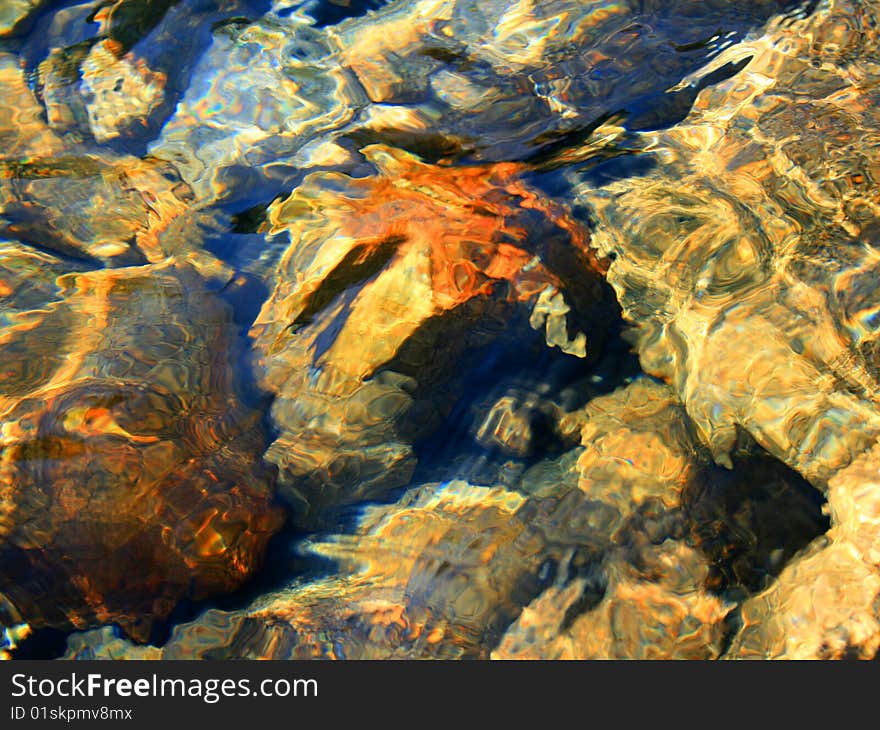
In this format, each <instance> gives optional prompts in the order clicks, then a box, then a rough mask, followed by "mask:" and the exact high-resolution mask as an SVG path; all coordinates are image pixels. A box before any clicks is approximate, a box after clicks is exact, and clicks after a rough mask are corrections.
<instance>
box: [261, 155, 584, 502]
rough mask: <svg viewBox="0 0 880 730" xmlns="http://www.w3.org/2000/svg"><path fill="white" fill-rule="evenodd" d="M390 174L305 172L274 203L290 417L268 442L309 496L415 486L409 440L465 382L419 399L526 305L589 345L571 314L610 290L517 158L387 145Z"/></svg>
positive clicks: (277, 344)
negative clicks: (280, 242) (415, 152)
mask: <svg viewBox="0 0 880 730" xmlns="http://www.w3.org/2000/svg"><path fill="white" fill-rule="evenodd" d="M364 153H365V154H366V155H367V156H368V158H369V159H370V160H371V162H373V164H374V165H375V166H376V168H378V170H379V174H378V175H376V176H372V177H366V178H351V177H348V176H345V175H342V174H335V173H321V174H313V175H310V176H308V177H307V178H306V180H305V181H304V182H303V184H302V185H301V186H300V187H299V188H297V189H296V190H295V191H294V192H293V194H292V195H291V196H290V197H289V198H288V199H287V200H284V201H281V202H279V203H276V204H273V206H271V207H270V210H269V222H268V224H267V230H268V232H270V233H273V234H278V233H282V232H283V233H286V234H287V235H288V236H289V237H290V242H291V243H290V246H289V248H288V249H287V251H286V252H285V254H284V256H283V258H282V260H281V262H280V264H279V270H278V275H277V279H276V281H277V284H276V286H275V289H274V291H273V292H272V295H271V297H270V298H269V300H268V301H267V302H266V304H265V305H264V306H263V309H262V311H261V312H260V315H259V317H258V318H257V320H256V322H255V324H254V326H253V328H252V336H253V337H254V341H255V346H256V349H257V351H258V355H259V360H260V366H261V368H262V372H263V383H264V385H265V387H266V388H267V389H268V390H270V391H272V392H274V393H276V394H277V395H278V397H277V399H276V401H275V404H274V406H273V417H274V419H275V422H276V424H277V425H278V427H279V430H280V431H281V433H280V436H279V438H278V440H277V441H276V442H275V443H274V444H273V446H272V447H271V448H270V450H269V452H268V458H269V460H270V461H272V462H274V463H276V464H278V465H279V467H280V468H281V475H282V483H284V484H285V485H286V486H287V487H288V488H289V489H290V490H291V491H292V492H294V493H298V496H300V497H302V498H303V499H305V501H306V502H308V503H309V504H311V505H312V506H320V505H321V504H322V503H323V504H326V503H328V502H345V501H352V500H354V499H358V498H364V497H369V496H372V495H375V494H378V493H380V492H381V491H382V490H384V489H387V488H388V487H390V486H396V485H399V484H403V483H405V482H406V480H407V479H408V477H409V474H410V473H411V471H412V467H413V457H412V453H411V447H410V443H411V441H412V439H413V438H414V437H415V436H416V435H418V434H424V433H426V432H429V431H430V429H431V428H433V427H435V426H436V425H437V423H438V422H439V420H440V419H441V418H442V417H443V413H444V411H445V410H447V409H448V408H449V407H450V405H451V403H452V402H454V401H453V400H452V399H454V394H452V393H441V394H440V396H439V397H436V398H434V399H432V400H431V401H427V400H425V401H423V402H422V403H421V405H420V397H421V395H420V394H421V393H423V392H424V390H425V388H427V387H436V386H438V384H442V383H444V382H448V381H450V380H451V378H452V376H453V375H459V376H462V375H464V373H456V368H461V367H462V366H461V364H460V363H461V362H462V358H463V356H464V355H466V354H467V353H468V352H469V351H471V350H473V349H474V348H476V347H478V346H480V345H482V344H486V343H488V342H490V341H492V340H493V339H495V338H497V337H498V336H499V334H500V333H501V332H502V331H503V329H504V328H505V326H506V323H507V322H508V321H509V320H510V319H511V317H512V316H513V315H514V313H516V312H517V311H521V310H523V309H524V311H526V312H528V308H529V307H531V309H532V317H531V319H532V322H531V324H532V326H533V327H534V328H536V329H540V328H544V329H546V333H547V337H546V339H547V341H548V343H549V344H551V345H556V346H558V347H560V348H561V349H563V350H565V351H566V352H570V353H573V354H576V355H578V356H584V355H585V353H586V337H585V335H584V334H583V333H577V332H570V331H569V329H568V325H567V321H569V320H568V319H567V318H568V317H569V316H570V314H574V315H575V316H573V317H572V318H571V320H570V321H574V322H577V321H578V318H577V316H576V315H578V314H582V313H584V312H586V311H588V310H589V309H590V307H592V306H595V305H596V304H597V303H598V302H599V301H600V299H601V294H600V289H599V283H598V276H599V275H598V271H599V270H600V269H601V267H600V266H599V264H598V263H597V262H596V260H595V259H594V258H593V257H592V254H591V253H590V252H589V247H588V240H589V238H588V234H587V233H586V231H585V230H584V229H583V228H582V227H581V226H580V225H579V224H578V223H577V222H576V221H574V220H573V219H572V218H571V217H570V216H568V215H567V214H566V212H565V211H564V210H563V209H562V208H560V207H558V206H556V205H554V204H553V203H551V202H549V201H547V200H545V199H541V198H540V197H539V196H538V195H537V194H536V193H535V192H534V191H532V190H531V189H530V188H528V187H527V186H526V185H524V184H523V183H522V182H521V181H520V180H519V179H518V177H517V175H518V173H519V172H520V171H521V168H520V167H518V166H515V165H496V166H492V167H463V168H446V167H440V166H432V165H426V164H423V163H422V162H420V161H419V160H418V159H417V158H415V157H413V156H411V155H409V154H406V153H402V152H399V151H395V150H392V149H389V148H386V147H380V146H373V147H368V148H366V149H365V150H364Z"/></svg>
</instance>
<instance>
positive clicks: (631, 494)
mask: <svg viewBox="0 0 880 730" xmlns="http://www.w3.org/2000/svg"><path fill="white" fill-rule="evenodd" d="M4 7H5V10H4V13H5V14H2V15H0V86H2V87H3V93H4V98H6V99H8V100H9V103H7V104H6V105H5V106H4V107H3V108H2V109H0V147H2V150H3V152H2V159H0V169H2V172H3V174H2V176H0V209H2V210H0V228H2V231H0V235H2V236H3V237H4V240H3V241H2V242H0V301H2V303H3V304H2V308H0V325H2V330H0V348H2V351H3V358H4V363H8V364H7V365H6V366H5V368H4V369H3V370H2V375H0V410H2V421H0V474H2V481H0V487H2V492H0V495H2V498H0V505H2V506H0V565H2V567H3V569H2V570H0V576H2V577H0V619H2V621H3V623H4V624H5V625H6V626H7V629H6V638H5V646H6V647H7V653H9V654H10V655H11V656H13V657H16V656H57V655H60V654H62V653H64V651H65V643H66V645H67V646H68V647H69V655H70V656H83V657H87V656H100V657H117V656H147V657H157V656H165V657H205V658H208V657H215V658H221V657H222V658H234V657H262V656H271V657H277V658H282V657H310V656H322V657H338V658H394V657H443V658H447V657H449V658H451V657H488V656H490V655H492V656H495V657H497V658H515V657H531V658H536V657H546V658H575V657H588V658H599V657H609V658H661V657H670V658H715V657H718V656H721V655H723V654H724V653H725V652H727V653H729V654H731V655H756V656H767V657H769V656H780V655H781V656H812V655H817V654H822V655H827V656H838V655H844V654H847V655H849V654H852V653H853V652H855V653H856V654H857V655H862V656H869V655H872V654H873V652H874V650H875V649H876V647H875V645H874V640H873V639H872V638H871V637H872V636H874V634H872V633H871V631H870V630H866V629H864V627H865V626H870V625H876V623H877V620H876V618H875V617H874V613H873V610H874V609H873V607H872V606H873V597H874V593H872V591H873V590H874V589H873V587H872V586H874V583H876V582H877V581H878V580H880V579H878V578H877V575H876V571H875V563H876V562H877V561H876V560H874V558H873V557H872V556H873V553H872V552H871V551H870V550H865V549H864V545H866V544H870V539H869V538H870V535H871V534H873V533H871V532H870V531H871V530H872V529H873V527H870V525H873V524H874V523H873V522H872V521H871V520H870V519H866V518H865V515H866V514H871V509H872V505H873V501H872V500H873V491H876V490H872V489H871V488H870V487H871V486H872V485H873V482H872V481H871V479H872V477H870V476H866V474H870V473H871V466H872V464H873V463H874V461H873V460H874V459H875V457H874V455H873V452H872V451H871V447H872V444H873V443H874V441H875V440H876V437H877V435H878V433H880V412H878V410H877V407H878V404H877V391H878V389H877V385H876V370H877V360H876V345H875V340H876V336H875V335H876V331H877V327H876V326H875V325H876V321H875V320H876V317H875V314H876V308H877V307H876V302H875V297H874V296H873V295H872V291H873V288H872V286H871V282H872V281H873V274H874V270H875V267H876V261H877V260H878V259H877V253H876V250H875V248H874V244H873V238H874V233H875V232H876V231H877V230H878V228H877V225H876V218H877V216H876V214H877V212H878V207H877V206H878V202H880V201H878V197H877V193H876V183H875V178H874V176H875V174H876V170H877V169H878V168H877V160H878V155H877V153H876V152H875V150H876V149H877V139H878V137H877V130H878V128H880V126H878V123H877V122H878V120H877V117H876V112H875V109H876V103H875V102H876V98H875V95H876V92H875V89H876V78H877V69H878V68H880V66H878V63H880V57H878V53H877V47H876V30H875V28H876V24H875V21H876V20H877V13H878V9H877V6H876V4H875V3H874V2H873V1H871V2H863V3H848V2H846V0H833V1H826V2H818V3H816V2H810V3H799V2H784V1H782V0H778V1H776V0H755V1H753V2H748V3H742V2H731V1H729V0H711V1H710V2H702V3H695V2H691V1H690V0H680V1H679V0H675V1H672V2H592V3H584V2H575V1H574V0H552V1H551V2H541V3H538V2H533V0H520V1H519V2H501V1H497V2H495V1H493V2H487V3H480V4H479V5H475V4H473V3H466V2H456V1H455V0H420V1H419V2H414V3H413V2H403V1H402V0H391V1H389V2H380V1H370V2H366V3H350V4H347V5H340V4H337V3H324V2H320V0H309V1H308V2H304V3H292V2H284V3H281V2H277V3H275V4H274V5H272V4H271V3H269V2H263V1H260V2H257V1H256V0H223V2H219V3H218V2H201V1H198V2H174V1H173V0H166V1H164V2H157V3H142V2H137V0H116V1H115V2H112V3H99V2H85V3H74V2H47V3H44V4H40V3H31V2H26V1H24V0H23V1H22V2H15V3H9V4H7V6H4ZM851 461H856V463H855V464H854V465H853V467H851V468H849V469H848V468H847V467H848V465H849V463H850V462H851ZM866 480H867V481H866ZM866 485H867V486H866ZM817 489H818V491H817ZM828 490H830V491H828ZM826 491H828V494H829V505H828V510H829V511H830V514H831V515H832V517H833V530H832V532H831V533H829V535H830V537H829V538H828V542H829V545H830V547H829V548H828V550H827V551H826V550H824V549H823V547H822V546H823V545H824V543H820V542H816V543H814V544H813V546H812V547H811V548H810V552H809V553H808V554H807V555H806V556H805V557H804V556H801V557H798V558H793V556H794V555H795V554H796V553H797V551H798V550H800V549H801V548H803V547H805V546H806V545H807V544H808V543H810V541H811V540H813V538H816V537H817V536H819V535H821V534H822V533H824V532H825V531H826V530H828V527H829V523H828V520H827V518H826V517H825V516H823V514H822V512H821V509H822V497H821V496H820V492H823V493H824V492H826ZM851 494H856V495H858V497H850V496H846V497H844V496H841V495H851ZM835 495H836V499H837V500H838V501H837V502H835V501H833V499H832V498H835ZM780 514H784V515H785V519H780ZM282 517H283V518H284V526H283V527H282ZM273 534H274V535H275V536H274V538H272V539H271V540H270V536H271V535H273ZM839 554H846V555H847V556H849V557H848V558H847V560H849V561H850V563H851V564H850V563H847V570H848V571H849V572H847V573H846V574H845V576H846V577H845V580H847V581H852V585H850V583H846V584H845V585H843V586H840V590H839V592H838V598H837V599H834V600H831V599H828V598H827V597H826V596H824V594H823V595H813V594H812V593H810V591H808V590H804V589H803V588H802V587H803V585H805V583H804V581H805V580H807V578H809V580H810V581H813V580H814V577H815V576H816V575H819V576H823V575H828V574H830V573H829V571H831V567H829V566H833V565H835V564H839V562H840V560H841V558H840V556H839ZM853 555H855V557H853ZM835 561H837V562H835ZM145 566H146V567H145ZM26 574H27V575H28V576H31V577H28V578H25V575H26ZM777 576H778V579H777ZM802 576H806V577H802ZM866 576H867V577H866ZM863 578H864V579H863ZM856 582H858V590H856V588H855V585H856ZM878 590H880V588H878ZM823 601H824V602H826V603H823ZM828 601H831V603H830V604H827V602H828ZM835 601H837V602H836V603H835ZM804 616H810V617H812V618H811V619H810V621H807V622H806V624H805V620H804V618H803V617H804ZM872 621H873V622H874V623H873V624H872V623H871V622H872ZM25 625H27V628H25ZM804 626H806V628H804ZM100 627H103V628H100ZM90 630H92V631H90ZM878 635H880V634H878ZM829 636H831V637H836V638H835V639H834V641H830V640H829V639H828V637H829ZM840 637H843V638H842V639H841V638H840Z"/></svg>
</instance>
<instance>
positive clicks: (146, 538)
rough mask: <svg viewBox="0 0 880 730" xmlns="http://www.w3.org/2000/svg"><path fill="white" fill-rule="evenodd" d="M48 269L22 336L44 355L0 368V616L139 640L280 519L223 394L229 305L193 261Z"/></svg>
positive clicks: (248, 422) (245, 558)
mask: <svg viewBox="0 0 880 730" xmlns="http://www.w3.org/2000/svg"><path fill="white" fill-rule="evenodd" d="M58 284H59V287H60V291H59V292H57V299H56V301H54V302H53V303H51V305H50V306H49V307H48V308H47V310H46V311H45V312H43V313H42V319H38V320H35V321H36V324H35V327H36V330H35V331H36V332H37V333H42V334H43V335H45V337H44V338H42V339H40V338H38V337H35V338H32V340H31V345H33V348H32V349H31V351H29V352H28V356H29V357H30V358H32V359H34V360H36V361H39V362H44V363H45V367H43V368H42V369H41V370H40V371H39V377H33V376H31V377H28V378H25V377H23V376H22V375H21V374H19V373H17V372H15V371H13V372H12V373H4V376H5V377H4V378H3V386H4V387H3V392H2V398H0V424H2V425H0V504H2V509H0V512H2V514H0V564H2V570H0V594H2V596H3V599H4V600H3V603H4V608H5V612H6V614H7V615H6V616H5V617H4V618H5V620H6V621H7V622H8V621H9V620H10V619H11V620H12V621H26V622H28V623H30V624H31V625H32V626H34V627H40V626H60V627H65V626H71V625H72V626H76V627H86V626H89V625H95V624H98V623H109V622H116V623H119V624H121V625H122V626H124V627H125V628H126V629H127V630H128V631H129V632H130V633H131V634H132V635H133V636H135V637H137V638H141V639H143V638H145V637H146V636H147V635H148V634H149V630H150V626H151V623H152V621H153V619H155V618H161V617H164V616H166V615H167V614H168V613H169V612H170V611H171V610H172V608H173V607H174V605H175V604H176V603H177V601H178V600H179V599H181V598H183V597H192V598H198V597H204V596H207V595H210V594H212V593H218V592H224V591H229V590H232V589H233V588H235V587H236V586H238V585H239V584H241V582H242V581H243V580H244V579H245V578H246V577H247V576H248V574H249V573H250V572H251V571H252V570H253V569H254V568H255V567H256V565H257V564H258V563H259V561H260V560H261V556H262V552H263V549H264V547H265V544H266V542H267V540H268V538H269V537H270V536H271V534H272V533H273V532H274V530H276V529H277V528H278V527H279V525H280V515H279V513H278V511H277V509H276V508H275V507H273V506H272V504H271V497H272V480H271V479H270V476H269V475H268V474H267V473H266V472H265V470H264V469H263V467H262V466H261V462H260V458H259V453H260V450H261V449H262V448H263V443H264V442H263V438H262V434H261V431H260V428H259V416H258V414H257V413H256V412H255V411H251V410H250V409H248V408H247V407H245V406H244V405H243V404H242V403H241V402H240V401H239V400H238V398H237V396H236V395H235V382H234V379H233V377H232V373H231V369H230V363H231V359H230V358H231V354H230V349H231V348H232V347H233V344H232V340H231V337H232V333H231V330H230V321H229V315H228V313H227V312H226V310H225V308H224V306H223V305H221V304H220V303H219V302H217V301H216V300H214V299H213V298H212V297H211V295H209V294H208V293H207V292H206V291H205V290H204V288H203V285H202V283H201V280H200V278H199V277H198V276H197V275H196V274H195V272H194V271H193V270H192V269H191V268H190V267H187V266H174V265H163V266H158V267H137V268H129V269H116V270H103V271H96V272H89V273H82V274H69V275H65V276H62V277H61V278H60V279H59V280H58ZM25 321H26V320H25ZM59 323H63V326H58V325H59ZM28 327H29V325H25V326H22V327H20V330H22V331H23V332H24V333H25V334H27V333H28V332H29V329H28ZM22 331H19V330H18V329H16V327H8V328H7V329H6V330H5V331H4V332H3V336H4V338H6V339H7V340H8V342H9V343H13V344H14V343H15V341H16V338H18V337H19V336H20V335H21V334H22ZM10 346H11V345H10V344H7V345H6V347H7V348H8V347H10Z"/></svg>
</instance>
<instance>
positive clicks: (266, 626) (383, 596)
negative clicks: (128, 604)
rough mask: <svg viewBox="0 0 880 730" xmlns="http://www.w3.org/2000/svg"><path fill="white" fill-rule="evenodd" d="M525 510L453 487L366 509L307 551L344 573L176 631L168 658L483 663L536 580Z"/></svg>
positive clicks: (497, 493) (78, 649) (535, 540)
mask: <svg viewBox="0 0 880 730" xmlns="http://www.w3.org/2000/svg"><path fill="white" fill-rule="evenodd" d="M523 504H524V498H523V497H522V495H519V494H516V493H515V492H508V491H506V490H503V489H497V488H496V489H490V488H485V487H474V486H471V485H468V484H466V483H464V482H451V483H448V484H445V485H429V486H426V487H421V488H417V489H413V490H410V491H409V492H407V494H406V495H405V496H404V497H403V499H401V501H400V502H398V503H396V504H393V505H388V506H373V507H369V508H367V509H365V511H364V512H363V515H362V517H361V519H360V521H359V523H358V526H357V529H356V531H355V533H354V534H350V535H339V536H334V537H331V538H329V539H326V540H323V541H320V542H313V543H312V544H311V545H310V546H309V547H308V549H309V551H310V552H311V553H313V554H318V555H322V556H324V557H329V558H332V559H334V560H336V561H339V566H340V571H339V574H338V575H335V576H331V577H328V578H322V579H319V580H317V581H313V582H310V583H302V584H298V585H294V586H293V587H291V588H289V589H286V590H283V591H280V592H274V593H270V594H268V595H266V596H264V597H262V598H260V599H258V600H257V601H256V602H255V603H254V604H253V605H252V606H250V607H249V608H248V609H246V610H244V611H236V612H224V611H217V610H211V611H208V612H206V613H205V614H204V615H203V616H201V617H200V618H199V619H198V620H197V621H195V622H193V623H190V624H183V625H181V626H179V627H177V628H176V629H175V631H174V633H173V635H172V637H171V639H170V641H169V642H168V643H167V644H166V645H165V647H164V649H163V651H162V658H165V659H171V658H177V659H183V658H189V659H192V658H205V659H206V658H218V659H219V658H249V659H256V658H272V659H306V658H337V659H343V658H348V659H379V658H431V657H434V658H465V657H471V658H477V657H483V658H485V657H486V655H487V649H486V647H487V646H489V645H491V644H492V643H493V642H494V641H495V640H497V636H498V635H499V634H500V631H501V630H502V629H503V627H504V626H505V625H506V623H508V622H509V621H510V620H511V619H512V618H513V616H515V615H516V613H517V612H518V611H519V609H520V607H521V606H522V605H523V603H525V602H526V601H528V600H529V598H530V596H531V595H533V594H534V592H535V591H536V589H537V584H538V581H539V578H538V574H539V573H540V572H541V564H542V562H543V560H544V555H543V552H542V540H541V538H540V534H539V533H537V532H536V531H535V530H534V529H532V528H531V527H530V525H529V523H528V522H527V521H526V520H524V519H521V518H520V517H518V513H519V512H520V510H521V509H522V506H523ZM110 641H111V643H107V642H108V637H106V636H98V635H97V634H96V633H94V632H93V633H92V634H91V635H86V636H84V637H82V638H79V639H77V640H76V643H71V645H70V652H71V654H75V655H79V656H83V657H96V658H103V657H105V656H107V655H108V649H110V648H111V645H112V646H116V647H118V646H119V644H118V642H116V643H112V639H111V640H110Z"/></svg>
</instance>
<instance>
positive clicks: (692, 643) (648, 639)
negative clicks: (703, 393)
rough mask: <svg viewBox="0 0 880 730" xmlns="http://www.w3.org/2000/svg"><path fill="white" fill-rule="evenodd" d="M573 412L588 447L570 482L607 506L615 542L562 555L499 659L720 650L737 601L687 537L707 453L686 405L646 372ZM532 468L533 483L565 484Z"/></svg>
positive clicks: (671, 655)
mask: <svg viewBox="0 0 880 730" xmlns="http://www.w3.org/2000/svg"><path fill="white" fill-rule="evenodd" d="M570 418H572V419H575V418H576V419H577V421H578V422H579V423H581V424H582V428H581V444H582V449H581V450H580V451H579V456H578V458H577V461H576V463H575V465H574V470H573V471H574V474H572V476H571V477H569V481H574V483H575V484H576V485H577V489H576V493H577V494H579V495H580V496H581V497H582V498H585V499H586V500H587V503H589V504H592V505H594V506H595V507H594V509H595V514H597V515H604V519H602V520H601V524H602V528H601V529H602V530H604V532H605V533H606V534H607V535H608V539H609V543H608V546H607V548H606V549H605V551H604V553H603V557H602V559H601V561H598V562H596V563H594V564H592V565H590V566H588V569H587V570H584V567H583V566H581V567H580V568H579V569H577V568H576V567H575V566H572V565H566V564H565V563H563V564H562V565H561V566H560V568H559V571H558V573H557V577H556V581H555V583H554V585H551V586H550V587H548V588H547V590H545V591H544V592H543V593H542V594H541V595H540V596H539V597H538V598H536V599H535V600H534V601H533V602H532V603H531V604H530V605H529V606H527V607H526V608H525V609H524V610H523V612H522V614H521V615H520V616H519V618H518V619H517V621H516V622H515V623H514V625H513V626H512V627H511V628H510V629H509V630H508V631H507V633H505V635H504V637H503V639H502V641H501V642H500V644H499V646H498V647H497V648H496V649H495V650H494V651H493V653H492V656H493V658H496V659H514V658H520V659H524V658H531V659H676V658H691V659H695V658H701V659H706V658H714V657H716V656H717V655H718V654H720V652H721V645H722V642H723V638H724V624H723V620H724V618H725V616H726V615H727V613H728V611H729V610H730V608H731V604H728V603H727V602H726V601H725V600H724V599H723V598H720V597H719V596H717V595H714V594H712V593H711V592H710V591H709V590H707V583H708V578H709V573H710V563H709V560H708V559H707V556H706V555H705V554H702V553H701V552H700V550H699V549H697V548H696V547H693V546H690V545H688V544H687V540H686V538H687V537H688V519H687V515H686V512H685V510H684V509H683V507H684V502H685V497H686V494H687V493H690V492H694V491H696V490H697V488H698V482H699V480H700V479H701V478H703V477H704V474H703V469H704V467H705V465H706V454H705V453H704V452H703V451H702V450H701V449H700V447H699V445H698V444H697V442H696V440H695V439H694V436H693V434H691V433H690V428H689V425H688V422H687V418H686V416H685V414H684V411H683V409H682V408H681V406H679V405H678V404H677V403H676V402H675V400H674V398H673V395H672V392H671V391H670V390H669V389H668V388H666V387H665V386H663V385H659V384H656V383H652V382H651V381H649V380H645V379H641V380H638V381H636V382H635V383H633V384H632V385H630V386H628V387H626V388H622V389H620V390H618V391H616V392H615V393H613V394H611V395H608V396H603V397H600V398H596V399H594V400H593V401H591V402H590V404H589V405H588V406H587V407H586V408H585V409H584V411H583V412H582V413H580V414H577V415H576V416H575V415H572V416H571V417H570ZM531 476H532V475H530V474H529V473H528V472H527V473H526V475H525V477H524V479H523V484H524V487H526V488H531V489H532V490H535V491H537V492H539V493H542V494H550V493H552V492H553V491H558V490H559V488H560V487H559V482H558V481H555V480H549V479H548V480H547V481H546V482H545V483H544V484H545V485H546V486H539V485H541V483H542V481H543V480H541V479H540V473H538V474H535V475H534V476H537V477H538V479H533V477H532V478H530V477H531ZM554 481H555V484H554ZM530 482H532V483H531V484H530ZM594 529H595V528H594ZM548 537H549V535H548Z"/></svg>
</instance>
